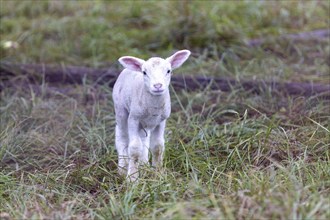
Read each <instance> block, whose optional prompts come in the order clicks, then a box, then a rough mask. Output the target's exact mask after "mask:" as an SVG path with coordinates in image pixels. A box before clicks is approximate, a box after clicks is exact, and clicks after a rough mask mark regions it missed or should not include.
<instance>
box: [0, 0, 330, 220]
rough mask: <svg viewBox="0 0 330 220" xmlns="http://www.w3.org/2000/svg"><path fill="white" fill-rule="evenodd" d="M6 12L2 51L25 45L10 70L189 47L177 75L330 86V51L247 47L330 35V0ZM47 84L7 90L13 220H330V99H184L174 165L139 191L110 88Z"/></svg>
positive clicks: (3, 146) (0, 124)
mask: <svg viewBox="0 0 330 220" xmlns="http://www.w3.org/2000/svg"><path fill="white" fill-rule="evenodd" d="M0 15H1V25H0V34H1V44H2V45H3V42H5V41H9V40H10V41H16V42H18V43H19V47H18V48H16V49H14V48H9V49H8V48H4V47H2V48H1V61H11V62H18V63H46V64H48V63H51V64H59V65H80V66H93V67H105V66H108V65H117V64H114V63H115V62H116V60H117V59H118V57H120V56H122V55H128V54H129V55H136V56H139V57H142V58H147V57H149V56H152V55H155V54H158V55H161V56H167V55H169V54H170V53H171V52H173V51H174V50H175V49H181V48H188V49H191V50H192V51H193V52H194V54H193V57H192V58H191V59H189V62H187V63H186V64H185V66H184V67H183V68H182V69H181V70H180V71H178V72H176V74H198V75H208V76H226V77H233V78H236V79H237V80H242V79H251V78H252V79H257V80H260V79H261V80H275V81H303V82H313V83H324V84H325V83H328V82H329V62H328V59H329V52H330V47H329V41H328V40H308V41H299V42H290V41H286V40H275V41H271V42H267V43H266V44H265V45H263V46H262V47H256V48H248V47H246V46H244V44H243V42H244V41H246V40H247V39H250V38H259V37H265V38H267V37H273V36H277V35H280V34H282V33H297V32H301V31H310V30H313V29H317V28H328V27H329V20H328V18H327V17H328V15H329V5H328V4H327V3H326V1H308V2H298V1H280V2H271V3H269V2H265V1H263V2H261V1H260V2H259V1H240V2H227V1H226V2H224V1H222V2H217V1H214V2H211V1H208V2H206V3H205V2H198V1H194V2H171V1H168V2H167V1H166V2H165V1H162V2H156V1H151V2H149V3H148V4H147V3H145V2H142V1H138V2H125V4H121V3H120V2H118V1H109V2H104V1H95V2H91V1H80V2H77V1H67V2H64V1H63V2H62V1H61V2H55V1H39V2H38V4H33V5H32V4H31V2H28V1H22V2H19V3H18V2H14V1H1V9H0ZM173 18H175V19H173ZM180 23H181V24H182V25H183V28H180V29H178V28H177V27H176V26H174V25H173V24H180ZM187 33H189V34H187ZM17 78H24V77H23V76H19V75H18V76H17ZM37 83H39V86H40V87H41V92H40V93H36V92H34V90H32V89H30V88H29V87H17V88H6V89H4V90H3V91H2V92H1V99H0V113H1V117H0V218H1V219H2V218H3V219H329V218H330V211H329V210H330V202H329V198H330V190H329V189H330V151H329V149H330V141H329V140H330V132H329V130H330V115H329V112H330V103H329V100H322V99H320V98H319V97H318V96H317V95H316V96H312V97H291V96H284V95H283V94H282V93H281V91H271V90H267V91H264V92H263V93H261V94H255V93H251V92H249V91H244V90H242V89H241V88H233V90H232V91H231V92H227V93H225V92H221V91H210V90H209V89H208V88H206V89H204V90H201V91H195V92H187V91H173V90H172V91H171V94H172V110H173V111H172V114H171V117H170V119H169V120H168V123H167V129H166V152H165V158H164V166H163V168H162V169H161V170H160V171H156V170H154V169H152V168H151V167H142V172H141V178H140V180H139V182H137V183H127V182H125V180H124V179H123V178H121V177H120V176H119V175H118V173H117V168H116V165H117V155H116V151H115V147H114V125H115V122H114V111H113V103H112V99H111V92H112V90H111V88H108V87H107V86H95V85H94V84H93V82H89V81H87V82H85V83H84V84H83V85H70V86H68V85H62V86H61V88H70V92H69V93H66V94H62V93H58V92H56V91H53V92H47V88H49V87H50V86H52V85H49V84H48V83H45V82H42V81H40V82H37ZM58 86H59V85H58Z"/></svg>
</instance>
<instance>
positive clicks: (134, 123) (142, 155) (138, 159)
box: [127, 117, 150, 181]
mask: <svg viewBox="0 0 330 220" xmlns="http://www.w3.org/2000/svg"><path fill="white" fill-rule="evenodd" d="M128 135H129V144H128V156H129V162H128V172H127V177H128V178H130V180H131V181H134V180H136V179H137V178H138V176H139V173H138V171H139V170H138V167H139V165H140V164H144V163H148V152H149V137H150V132H148V131H144V130H143V129H141V127H140V125H139V121H138V120H134V119H133V118H130V117H129V118H128Z"/></svg>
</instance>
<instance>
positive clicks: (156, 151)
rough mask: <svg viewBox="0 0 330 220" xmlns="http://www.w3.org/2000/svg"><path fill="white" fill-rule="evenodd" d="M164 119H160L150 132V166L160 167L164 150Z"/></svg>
mask: <svg viewBox="0 0 330 220" xmlns="http://www.w3.org/2000/svg"><path fill="white" fill-rule="evenodd" d="M165 125H166V120H164V121H162V122H161V123H160V124H159V125H158V126H157V127H156V128H155V129H154V130H153V131H152V132H151V137H150V150H151V153H152V166H154V167H158V168H159V167H161V165H162V162H163V155H164V150H165V139H164V132H165Z"/></svg>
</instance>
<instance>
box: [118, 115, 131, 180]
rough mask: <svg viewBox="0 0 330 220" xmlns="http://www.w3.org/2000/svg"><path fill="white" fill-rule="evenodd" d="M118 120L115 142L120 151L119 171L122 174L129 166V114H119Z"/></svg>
mask: <svg viewBox="0 0 330 220" xmlns="http://www.w3.org/2000/svg"><path fill="white" fill-rule="evenodd" d="M116 122H117V124H116V135H115V142H116V143H115V144H116V149H117V153H118V172H119V174H120V175H126V173H127V168H128V131H127V116H126V115H118V116H117V118H116Z"/></svg>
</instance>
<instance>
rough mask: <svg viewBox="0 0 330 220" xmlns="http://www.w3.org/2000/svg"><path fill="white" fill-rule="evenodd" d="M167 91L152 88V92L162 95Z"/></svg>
mask: <svg viewBox="0 0 330 220" xmlns="http://www.w3.org/2000/svg"><path fill="white" fill-rule="evenodd" d="M164 92H165V89H158V90H152V91H151V93H152V94H154V95H162V94H163V93H164Z"/></svg>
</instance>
